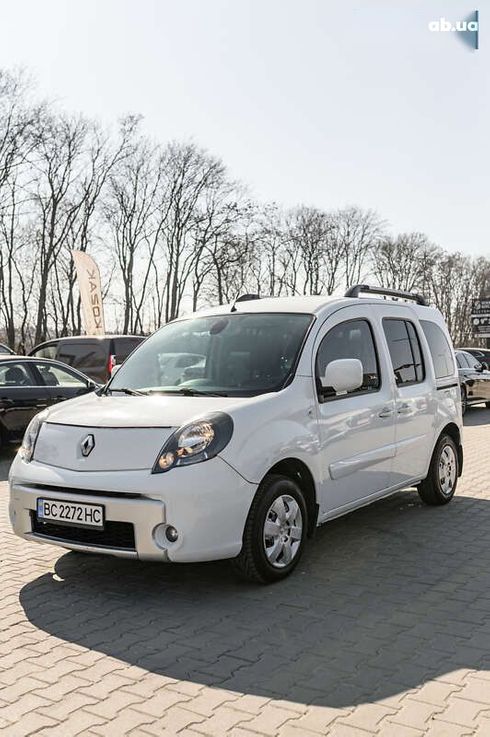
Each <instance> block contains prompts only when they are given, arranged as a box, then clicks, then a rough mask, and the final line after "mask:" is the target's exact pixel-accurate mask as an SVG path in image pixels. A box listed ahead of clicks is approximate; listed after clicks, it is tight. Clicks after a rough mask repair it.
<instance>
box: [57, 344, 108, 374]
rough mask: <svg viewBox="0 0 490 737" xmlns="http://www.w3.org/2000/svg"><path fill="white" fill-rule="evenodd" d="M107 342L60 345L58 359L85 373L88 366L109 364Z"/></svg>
mask: <svg viewBox="0 0 490 737" xmlns="http://www.w3.org/2000/svg"><path fill="white" fill-rule="evenodd" d="M106 347H107V343H106V342H102V341H101V342H100V343H99V342H95V341H93V342H91V343H89V342H88V341H87V342H85V341H84V342H80V343H69V342H68V341H67V342H64V343H60V350H59V354H58V359H59V360H60V361H63V363H67V364H68V365H69V366H73V368H76V369H79V370H80V371H83V370H84V368H85V367H88V366H92V367H93V366H101V367H104V368H105V365H106V363H107V357H106Z"/></svg>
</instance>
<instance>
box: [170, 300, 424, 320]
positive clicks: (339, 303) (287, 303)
mask: <svg viewBox="0 0 490 737" xmlns="http://www.w3.org/2000/svg"><path fill="white" fill-rule="evenodd" d="M360 302H362V303H365V304H380V303H382V304H389V305H390V306H392V305H400V306H403V307H413V308H414V309H416V310H417V312H418V311H419V310H421V311H422V312H421V313H420V314H427V315H428V313H429V312H433V311H435V310H434V308H431V307H426V306H421V305H418V304H416V302H412V301H405V300H392V299H386V300H385V299H383V297H372V296H366V297H344V296H341V295H339V296H330V297H326V296H322V295H315V296H298V297H261V298H260V299H247V300H244V301H240V302H235V305H234V306H235V309H234V310H233V314H239V313H240V312H243V313H246V312H300V313H305V314H315V315H317V314H321V313H322V312H325V311H327V309H328V308H329V307H331V306H333V305H335V306H336V307H348V306H354V305H356V304H359V303H360ZM232 307H233V303H232V304H227V305H220V306H218V307H206V308H204V309H202V310H199V311H198V312H195V313H194V315H202V316H206V315H217V314H223V313H224V314H227V313H230V312H231V311H232ZM185 317H189V315H186V316H185Z"/></svg>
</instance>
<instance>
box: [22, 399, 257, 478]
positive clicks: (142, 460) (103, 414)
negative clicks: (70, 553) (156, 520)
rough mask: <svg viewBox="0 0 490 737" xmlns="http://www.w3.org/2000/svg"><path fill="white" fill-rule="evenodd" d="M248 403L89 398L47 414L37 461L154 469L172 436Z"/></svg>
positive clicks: (72, 467)
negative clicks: (206, 417)
mask: <svg viewBox="0 0 490 737" xmlns="http://www.w3.org/2000/svg"><path fill="white" fill-rule="evenodd" d="M243 401H244V400H243V399H238V400H237V399H236V398H233V399H228V398H226V397H182V396H175V395H166V396H162V395H160V396H158V395H156V396H149V397H145V396H143V397H138V396H136V397H133V396H125V395H123V396H102V397H99V396H97V395H96V394H87V395H85V396H83V397H77V399H74V400H71V401H68V402H64V403H63V404H61V405H58V406H56V407H53V408H52V409H50V410H49V411H48V413H47V418H46V421H45V422H44V423H43V425H42V426H41V430H40V432H39V436H38V439H37V442H36V447H35V450H34V460H35V461H38V462H40V463H45V464H47V465H50V466H56V467H58V468H66V469H70V470H73V471H136V470H144V469H151V468H152V467H153V464H154V463H155V460H156V458H157V455H158V453H159V451H160V450H161V448H162V446H163V444H164V443H165V441H166V440H167V438H168V437H169V435H170V434H171V433H172V432H173V430H175V429H176V428H178V427H180V426H181V425H184V424H186V423H187V422H190V421H192V420H193V419H194V418H196V417H199V416H202V415H204V414H207V413H209V412H216V411H225V412H227V411H229V410H230V409H231V408H232V406H235V407H236V405H237V404H241V403H243ZM245 401H246V400H245ZM88 446H90V450H89V452H88V453H87V448H88ZM84 451H85V452H84Z"/></svg>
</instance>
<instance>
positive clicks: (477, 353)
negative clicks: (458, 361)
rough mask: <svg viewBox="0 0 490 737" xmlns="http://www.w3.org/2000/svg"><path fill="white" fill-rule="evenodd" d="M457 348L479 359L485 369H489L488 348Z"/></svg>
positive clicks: (489, 352)
mask: <svg viewBox="0 0 490 737" xmlns="http://www.w3.org/2000/svg"><path fill="white" fill-rule="evenodd" d="M458 350H460V351H466V353H471V355H472V356H474V358H476V359H477V360H478V361H480V363H481V364H482V366H483V368H484V369H485V370H486V371H488V370H489V369H490V348H458Z"/></svg>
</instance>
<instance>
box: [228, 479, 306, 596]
mask: <svg viewBox="0 0 490 737" xmlns="http://www.w3.org/2000/svg"><path fill="white" fill-rule="evenodd" d="M279 500H282V501H279ZM273 507H275V508H274V509H273ZM293 515H294V516H293ZM282 516H283V517H284V519H281V517H282ZM292 529H294V532H293V533H292V534H291V531H292ZM307 529H308V512H307V508H306V502H305V498H304V495H303V492H302V491H301V489H300V487H299V486H298V484H297V483H296V482H295V481H292V480H291V479H290V478H288V477H287V476H281V475H278V474H271V475H270V476H267V477H266V478H265V479H264V481H263V482H262V484H261V485H260V487H259V490H258V492H257V494H256V496H255V499H254V500H253V502H252V506H251V507H250V511H249V513H248V517H247V522H246V524H245V530H244V533H243V544H242V550H241V552H240V554H239V555H238V557H237V558H235V559H234V560H233V567H234V568H235V571H236V572H237V573H238V574H239V575H240V577H241V578H245V579H246V580H248V581H254V582H259V583H271V582H273V581H280V580H282V579H283V578H286V576H289V574H290V573H291V572H292V571H293V570H294V568H295V567H296V566H297V564H298V562H299V560H300V558H301V556H302V554H303V550H304V546H305V542H306V535H307ZM266 530H267V531H269V532H270V533H271V534H270V535H268V534H267V531H266ZM288 559H289V560H288Z"/></svg>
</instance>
